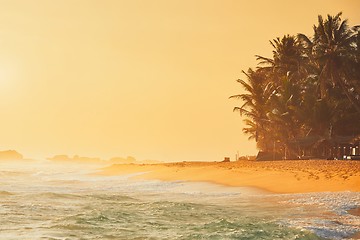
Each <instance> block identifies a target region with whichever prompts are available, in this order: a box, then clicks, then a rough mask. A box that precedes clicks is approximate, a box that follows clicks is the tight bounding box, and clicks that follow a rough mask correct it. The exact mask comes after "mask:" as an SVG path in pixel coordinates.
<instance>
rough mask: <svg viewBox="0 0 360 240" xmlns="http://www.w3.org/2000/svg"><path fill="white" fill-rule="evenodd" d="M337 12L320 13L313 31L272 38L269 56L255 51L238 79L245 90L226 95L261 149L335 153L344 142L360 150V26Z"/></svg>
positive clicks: (294, 153) (292, 153) (283, 152)
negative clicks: (235, 103)
mask: <svg viewBox="0 0 360 240" xmlns="http://www.w3.org/2000/svg"><path fill="white" fill-rule="evenodd" d="M341 15H342V14H341V13H339V14H337V15H336V16H330V15H328V16H327V18H326V19H324V18H323V17H322V16H319V17H318V23H317V24H316V25H314V27H313V28H314V34H313V36H312V37H308V36H305V35H304V34H298V35H297V36H291V35H285V36H284V37H282V38H276V39H274V40H272V41H270V43H271V45H272V46H273V56H272V58H267V57H263V56H256V58H257V60H258V66H257V68H256V70H254V69H251V68H250V69H248V70H247V71H246V72H245V71H243V73H244V74H245V76H246V80H241V79H239V80H237V81H238V83H240V85H241V87H242V88H243V89H244V90H245V92H244V93H241V94H238V95H234V96H231V97H230V98H235V99H240V100H241V101H242V105H241V106H240V107H235V108H234V111H238V112H239V113H240V115H241V116H243V117H245V119H244V122H245V124H246V127H244V128H243V132H244V133H245V134H248V135H249V139H255V140H256V142H257V147H258V148H259V150H261V151H264V152H271V153H272V154H274V156H275V154H277V155H278V156H282V157H284V156H285V157H287V158H292V157H298V156H301V155H314V156H315V155H316V156H322V157H332V158H333V157H337V156H340V155H341V154H345V152H344V150H343V148H344V146H345V145H346V144H347V145H346V147H348V146H349V144H352V145H351V146H354V148H355V149H356V151H358V148H356V146H359V145H358V141H359V136H360V26H354V27H350V26H349V25H348V23H347V20H342V19H341ZM344 144H345V145H344ZM340 148H341V149H340ZM350 150H351V149H350ZM340 151H342V152H341V153H340ZM347 151H348V150H347ZM357 154H358V153H357Z"/></svg>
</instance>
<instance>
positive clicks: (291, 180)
mask: <svg viewBox="0 0 360 240" xmlns="http://www.w3.org/2000/svg"><path fill="white" fill-rule="evenodd" d="M137 173H139V174H137ZM96 174H98V175H105V176H115V175H127V174H135V176H133V178H136V179H152V180H154V179H156V180H162V181H189V182H209V183H215V184H221V185H225V186H233V187H253V188H258V189H261V190H265V191H269V192H273V193H309V192H341V191H352V192H360V161H343V160H279V161H253V160H248V161H246V160H244V161H237V162H176V163H162V164H114V165H112V166H109V167H105V168H102V169H100V171H99V172H98V173H96Z"/></svg>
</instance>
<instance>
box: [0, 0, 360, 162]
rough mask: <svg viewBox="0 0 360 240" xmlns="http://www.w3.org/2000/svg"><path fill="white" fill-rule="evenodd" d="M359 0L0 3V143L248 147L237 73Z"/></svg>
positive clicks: (50, 150)
mask: <svg viewBox="0 0 360 240" xmlns="http://www.w3.org/2000/svg"><path fill="white" fill-rule="evenodd" d="M359 9H360V1H358V0H342V1H338V0H323V1H315V0H304V1H285V0H283V1H282V0H273V1H259V0H253V1H247V0H246V1H245V0H244V1H242V0H238V1H234V0H153V1H150V0H141V1H139V0H126V1H125V0H96V1H94V0H93V1H92V0H52V1H50V0H32V1H28V0H23V1H20V0H0V112H1V118H0V123H1V124H0V150H7V149H15V150H17V151H19V152H21V153H22V154H23V155H25V156H26V157H29V158H46V157H50V156H53V155H56V154H69V155H74V154H78V155H81V156H89V157H100V158H103V159H108V158H111V157H116V156H119V157H122V156H134V157H135V158H137V159H138V160H145V159H151V160H160V161H200V160H201V161H219V160H222V159H223V158H224V157H231V159H232V160H234V158H235V154H236V153H239V155H255V154H256V153H257V150H256V146H255V142H254V141H248V140H247V138H248V136H245V135H243V133H242V128H243V127H244V125H243V123H242V119H241V118H240V116H239V114H237V113H233V112H232V109H233V107H235V106H238V105H240V104H241V102H239V101H236V100H233V99H231V100H229V99H228V98H229V96H231V95H234V94H239V93H241V92H242V91H243V90H242V89H241V87H240V86H239V84H238V83H236V79H238V78H244V76H243V75H242V73H241V71H242V70H247V69H248V68H249V67H255V66H256V61H255V57H254V55H256V54H259V55H262V56H269V57H271V51H272V49H271V46H270V44H269V40H271V39H274V38H276V37H281V36H283V35H285V34H297V33H305V34H307V35H309V36H311V34H312V26H313V25H314V24H315V23H316V22H317V15H318V14H321V15H325V14H331V15H335V14H337V13H338V12H339V11H342V12H343V18H347V19H349V23H350V25H351V26H353V25H358V24H360V14H358V13H359Z"/></svg>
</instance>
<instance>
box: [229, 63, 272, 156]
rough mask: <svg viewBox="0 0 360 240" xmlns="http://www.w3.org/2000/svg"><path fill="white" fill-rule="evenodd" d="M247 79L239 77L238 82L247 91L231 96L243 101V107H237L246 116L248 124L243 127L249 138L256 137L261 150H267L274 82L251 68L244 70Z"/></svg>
mask: <svg viewBox="0 0 360 240" xmlns="http://www.w3.org/2000/svg"><path fill="white" fill-rule="evenodd" d="M242 72H243V73H244V74H245V75H246V77H247V81H244V80H242V79H238V80H237V82H238V83H240V84H241V86H242V87H243V88H244V89H245V91H246V93H242V94H237V95H233V96H231V97H230V98H235V99H240V100H242V101H243V104H242V105H241V107H235V108H234V111H238V112H239V113H240V115H241V116H245V117H246V119H245V120H244V123H245V124H246V125H247V126H248V127H246V128H244V129H243V132H244V133H245V134H249V135H250V137H249V139H255V140H256V141H257V144H258V147H259V148H260V149H261V150H266V149H268V148H269V147H270V146H269V144H268V143H267V142H266V140H267V137H266V132H267V125H268V121H269V120H268V118H267V114H268V111H269V109H268V106H269V102H270V99H271V96H272V94H273V88H272V84H271V83H269V82H267V81H266V78H265V75H264V74H263V73H261V72H260V71H254V70H252V69H251V68H250V69H249V70H248V71H247V72H244V71H242Z"/></svg>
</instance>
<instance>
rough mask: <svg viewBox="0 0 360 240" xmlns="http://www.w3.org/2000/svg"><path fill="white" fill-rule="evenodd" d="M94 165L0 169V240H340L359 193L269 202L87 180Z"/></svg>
mask: <svg viewBox="0 0 360 240" xmlns="http://www.w3.org/2000/svg"><path fill="white" fill-rule="evenodd" d="M94 171H96V166H86V169H84V165H72V166H64V165H60V164H54V163H46V162H41V163H40V162H33V163H31V164H29V165H27V166H25V165H13V164H8V163H0V216H1V217H0V239H344V238H350V237H351V236H352V235H353V234H354V233H356V232H357V231H360V227H359V225H360V218H359V217H356V216H352V215H350V214H348V213H347V210H348V209H351V208H354V207H359V206H360V193H352V192H343V193H313V194H289V195H276V194H269V193H265V192H259V191H256V190H253V189H248V188H230V187H222V186H218V185H212V184H206V183H186V182H161V181H135V180H131V176H118V177H102V176H91V175H89V173H91V172H94Z"/></svg>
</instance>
